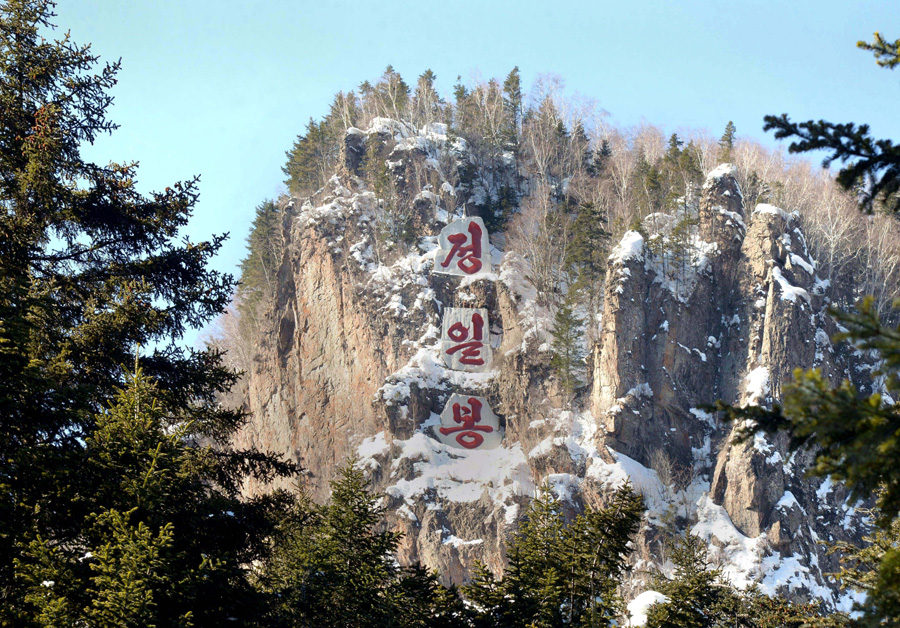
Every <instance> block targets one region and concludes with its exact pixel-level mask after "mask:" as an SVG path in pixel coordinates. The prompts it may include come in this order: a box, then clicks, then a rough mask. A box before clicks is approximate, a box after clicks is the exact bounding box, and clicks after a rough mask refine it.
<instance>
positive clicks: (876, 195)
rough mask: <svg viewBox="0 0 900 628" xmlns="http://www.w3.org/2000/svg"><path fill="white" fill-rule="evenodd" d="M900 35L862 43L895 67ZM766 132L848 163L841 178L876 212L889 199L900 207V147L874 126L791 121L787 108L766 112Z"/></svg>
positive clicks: (889, 206)
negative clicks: (871, 128)
mask: <svg viewBox="0 0 900 628" xmlns="http://www.w3.org/2000/svg"><path fill="white" fill-rule="evenodd" d="M898 42H900V40H897V42H894V43H889V42H887V41H886V40H885V39H884V38H883V37H882V36H881V35H880V34H879V33H875V38H874V40H873V42H872V43H871V44H868V43H865V42H859V43H858V44H857V45H858V46H859V47H860V48H863V49H865V50H869V51H871V52H873V53H874V54H875V58H876V60H877V61H878V64H879V65H881V66H882V67H886V68H888V69H893V68H895V67H896V66H897V64H898V63H900V43H898ZM763 130H765V131H773V130H774V131H775V137H776V138H778V139H785V138H797V139H796V140H795V141H794V142H792V143H791V145H790V146H789V148H788V150H789V151H790V152H791V153H805V152H807V151H811V150H824V151H826V152H827V153H829V154H828V156H827V157H825V159H824V160H823V161H822V166H823V167H828V166H830V165H831V163H832V162H834V161H839V162H841V164H843V167H842V168H841V170H840V172H838V175H837V182H838V183H840V184H841V185H842V186H843V187H844V189H845V190H853V191H854V192H856V193H857V194H858V195H859V201H860V206H861V207H862V208H864V209H865V210H867V211H870V212H871V211H872V210H873V209H874V208H875V207H876V204H877V203H879V202H880V203H883V205H884V208H885V209H886V210H887V211H890V212H898V211H900V193H898V192H900V146H898V145H895V144H894V143H893V142H892V141H891V140H887V139H883V140H876V139H874V138H872V137H871V136H870V135H869V125H868V124H860V125H859V126H857V125H856V124H854V123H853V122H848V123H846V124H835V123H833V122H826V121H825V120H819V121H818V122H816V121H814V120H808V121H806V122H800V123H797V122H791V120H790V118H788V115H787V114H786V113H784V114H782V115H780V116H766V117H765V126H764V127H763Z"/></svg>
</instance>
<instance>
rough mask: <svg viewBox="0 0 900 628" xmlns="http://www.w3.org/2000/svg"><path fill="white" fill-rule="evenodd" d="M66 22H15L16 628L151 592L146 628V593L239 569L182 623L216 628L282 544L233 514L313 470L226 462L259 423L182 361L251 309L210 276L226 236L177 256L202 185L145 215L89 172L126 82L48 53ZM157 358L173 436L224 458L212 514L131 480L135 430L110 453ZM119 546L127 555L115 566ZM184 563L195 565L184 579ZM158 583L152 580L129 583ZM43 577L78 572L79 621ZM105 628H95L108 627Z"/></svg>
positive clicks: (4, 570) (11, 414) (207, 490)
mask: <svg viewBox="0 0 900 628" xmlns="http://www.w3.org/2000/svg"><path fill="white" fill-rule="evenodd" d="M52 6H53V5H52V4H51V3H49V2H47V1H43V0H14V1H11V2H7V3H5V4H4V5H3V8H2V12H0V207H2V211H0V407H2V408H3V410H2V412H0V434H2V438H0V495H3V496H4V498H3V499H2V500H0V522H2V523H0V624H11V625H16V626H27V625H30V624H31V623H33V622H35V621H38V619H37V616H38V615H37V614H38V613H45V612H46V613H51V614H53V613H68V615H65V616H80V617H88V616H89V615H85V613H88V611H86V610H85V609H86V608H94V605H95V604H97V603H101V602H98V600H101V601H102V600H106V602H102V603H103V604H107V603H108V607H109V608H113V607H116V605H118V604H120V603H122V604H124V602H123V601H122V598H121V596H122V595H123V591H124V590H126V589H133V590H134V591H142V593H139V594H136V595H135V597H134V598H133V599H132V598H129V602H128V603H131V602H135V604H137V606H135V607H133V608H132V609H131V610H130V611H129V612H132V611H133V612H134V613H135V617H136V619H134V622H135V623H142V622H143V621H144V620H143V619H140V617H144V615H142V613H146V612H155V611H152V609H150V606H149V602H147V603H146V604H145V603H144V602H140V600H141V599H149V598H147V595H149V594H147V593H145V592H146V591H158V590H159V589H160V588H163V589H164V588H165V587H166V586H169V585H164V584H161V583H162V582H164V581H168V580H167V579H169V580H171V581H172V582H178V583H179V584H178V586H179V587H181V580H180V579H181V578H182V577H183V576H184V574H186V573H188V571H189V570H190V569H199V568H200V564H201V557H200V554H201V553H204V554H206V555H207V556H209V557H210V558H211V559H213V558H215V559H216V560H217V561H223V562H221V565H222V569H221V570H220V571H216V572H215V574H213V577H210V578H208V579H205V580H202V579H196V580H191V581H190V582H189V583H187V584H185V586H184V587H181V588H180V590H179V601H177V602H176V603H172V604H168V605H167V607H166V608H165V609H162V611H164V612H166V613H172V615H171V617H175V616H176V615H177V614H178V613H181V614H184V613H185V612H187V611H186V609H187V608H189V607H191V606H193V608H192V609H191V610H192V612H193V613H194V617H195V623H197V625H204V624H206V625H208V624H209V623H213V624H215V623H218V622H222V621H225V618H226V616H227V615H228V614H230V611H229V610H228V609H229V608H234V607H235V605H239V604H241V603H242V602H243V601H245V600H246V599H249V597H248V596H250V597H252V596H251V595H250V593H249V589H248V587H247V583H246V580H245V579H244V577H243V574H242V572H241V571H240V570H239V569H238V567H237V565H238V564H239V563H241V562H243V561H244V560H245V559H248V558H252V555H253V553H254V552H255V551H256V549H255V548H258V547H259V536H258V535H260V534H263V533H264V531H263V528H264V527H265V526H262V525H261V524H260V525H261V527H260V528H259V529H256V528H253V526H250V527H247V526H244V525H243V524H241V525H235V524H232V523H224V514H223V513H224V510H225V509H227V508H230V507H231V505H232V504H237V500H236V495H237V488H238V487H239V485H240V483H241V482H242V480H243V478H244V477H245V476H246V473H248V472H250V471H253V472H254V473H257V474H258V475H259V476H260V477H263V476H267V477H271V475H272V474H273V473H282V474H284V473H288V472H289V471H291V470H292V469H293V467H290V466H288V465H281V464H279V463H277V461H276V460H274V459H272V458H269V457H267V456H265V455H263V454H260V453H259V452H232V451H230V450H228V449H227V448H226V447H225V443H226V442H227V440H228V438H229V436H230V435H231V434H232V433H233V431H234V430H235V429H236V427H237V426H239V425H240V424H241V422H242V421H243V416H242V414H241V413H240V412H238V411H229V410H224V409H222V408H220V407H218V406H217V405H216V404H215V398H216V395H217V394H218V393H220V392H222V391H224V390H226V389H227V388H228V387H229V386H230V385H231V384H232V383H233V381H234V379H235V375H234V374H233V373H231V372H230V371H228V370H227V369H226V368H225V367H224V366H223V365H222V364H221V360H220V357H219V354H218V353H217V352H216V351H212V350H211V351H202V352H198V351H189V350H183V349H180V348H178V347H177V346H176V345H174V341H175V340H176V339H177V338H179V337H180V336H181V335H182V334H183V333H184V332H185V330H186V329H188V328H189V327H197V326H200V325H202V324H203V323H205V322H207V321H209V320H210V319H211V318H212V317H214V316H215V315H217V314H218V313H219V312H220V311H221V310H222V309H223V308H224V306H225V304H226V303H227V302H228V300H229V298H230V296H231V293H232V290H233V285H234V284H233V281H232V278H231V277H230V276H229V275H222V274H219V273H217V272H215V271H212V270H210V269H209V268H208V261H209V259H210V258H211V257H212V256H213V255H214V254H215V253H216V251H217V250H218V249H219V246H220V245H221V242H222V240H223V238H224V236H216V237H214V238H213V239H212V240H210V241H209V242H200V243H194V242H188V241H187V240H183V241H180V242H179V241H177V240H176V239H175V238H176V236H177V233H178V231H179V229H181V228H182V227H183V226H184V225H185V224H186V223H187V221H188V218H189V217H190V214H191V211H192V208H193V205H194V203H195V201H196V198H197V180H196V179H194V180H191V181H188V182H185V183H176V184H173V185H172V186H171V187H168V188H166V189H165V190H163V191H161V192H156V193H153V194H151V195H149V196H143V195H141V194H139V193H138V192H137V190H136V189H135V177H136V175H137V167H136V165H135V164H125V165H119V164H110V165H108V166H100V165H97V164H92V163H88V162H86V161H84V160H83V159H82V157H81V153H80V146H81V144H82V143H83V142H93V141H94V140H95V139H96V138H97V137H98V136H99V135H100V134H102V133H105V132H108V131H111V130H113V129H114V128H115V125H114V124H113V123H112V122H110V121H109V120H107V119H106V117H105V111H106V108H107V107H108V106H109V104H110V102H111V97H110V96H109V95H108V93H107V92H108V90H109V88H110V87H111V86H112V85H113V84H114V83H115V81H116V73H117V71H118V65H117V64H115V65H107V66H105V67H99V68H98V67H97V57H96V56H94V55H92V54H91V52H90V50H89V48H87V47H82V46H77V45H75V44H73V43H72V42H71V41H70V40H69V38H68V35H66V36H64V37H63V39H62V40H61V41H58V42H54V41H47V40H45V39H43V38H42V37H41V35H40V34H39V31H40V32H41V33H44V34H46V33H47V30H48V29H50V28H51V26H50V20H51V19H52V17H53V15H52V12H51V11H52ZM139 346H155V347H156V348H155V349H154V350H153V352H152V353H150V354H149V355H145V356H142V357H141V358H140V359H139V360H138V362H139V365H140V369H141V371H142V372H144V373H146V374H147V376H148V377H150V378H152V379H153V380H155V381H156V382H157V383H158V389H157V391H156V393H154V394H155V396H156V397H157V398H158V403H159V408H161V409H162V410H161V411H162V412H164V413H165V417H166V419H165V420H166V427H167V428H173V429H174V428H175V427H176V426H189V428H185V429H189V430H190V432H189V435H190V438H191V440H193V441H196V440H199V439H207V440H209V441H214V442H217V443H218V444H219V445H221V446H222V447H223V448H222V449H221V450H220V451H218V453H217V454H216V455H215V456H212V457H205V458H204V461H205V462H204V465H206V466H203V468H202V469H197V470H196V473H197V474H198V475H199V476H200V477H201V480H198V481H197V482H196V483H194V484H192V485H191V486H193V487H194V488H196V489H197V490H199V491H200V493H198V494H194V493H191V492H189V491H188V492H187V493H185V494H184V495H182V494H181V492H180V489H179V490H178V491H175V490H174V489H173V492H171V493H169V494H168V495H169V499H165V500H163V499H161V498H160V499H157V496H156V495H155V494H152V491H151V489H152V490H156V489H157V488H158V487H159V486H165V485H166V484H165V483H164V482H163V484H160V485H158V484H156V483H154V482H153V481H151V480H153V478H152V477H150V476H148V475H146V474H145V475H128V474H129V473H131V472H132V471H134V473H138V472H137V471H135V470H136V469H144V470H145V471H146V470H147V467H142V466H141V465H142V464H143V461H144V458H142V456H145V455H146V452H143V453H138V452H137V451H136V450H135V451H133V450H131V449H129V447H138V445H139V444H140V443H139V442H138V441H140V442H141V443H144V445H146V439H148V438H149V439H150V440H152V438H153V436H152V434H151V435H150V436H148V435H147V434H146V433H144V432H142V431H141V429H142V428H141V425H140V424H138V422H137V419H135V418H134V416H132V420H133V421H135V425H133V426H132V425H131V424H130V423H129V424H127V425H125V427H124V428H123V429H124V431H123V432H122V433H120V434H119V436H118V438H119V440H116V441H115V443H114V448H113V449H109V448H106V444H105V443H107V442H108V441H104V440H102V439H103V438H105V437H106V436H107V435H108V434H109V429H110V428H109V425H110V423H109V421H111V420H112V419H108V416H107V415H106V414H104V413H103V412H102V410H103V408H107V407H109V404H110V403H111V402H112V400H113V399H119V398H120V397H118V396H117V395H118V393H117V392H116V391H117V390H118V388H120V387H121V386H122V384H123V382H124V381H125V378H124V374H123V371H122V368H121V365H122V364H128V363H130V362H131V361H132V360H133V359H134V355H135V353H136V349H137V347H139ZM148 403H149V401H148ZM109 416H113V415H112V414H110V415H109ZM132 428H133V430H134V431H133V432H132V433H129V432H128V430H129V429H132ZM151 432H152V430H151ZM179 433H181V434H183V435H184V433H183V432H179ZM184 438H187V436H186V435H184ZM141 439H144V440H141ZM141 446H143V445H141ZM110 447H112V445H111V446H110ZM163 449H165V446H164V447H163ZM160 451H162V450H160ZM179 451H180V450H179ZM172 455H175V454H174V453H173V454H172ZM159 464H161V463H159ZM173 464H176V463H175V462H173ZM180 464H181V463H180V462H178V463H177V464H176V466H178V465H180ZM158 467H159V465H157V467H155V468H158ZM178 468H181V467H178ZM172 473H174V474H175V475H178V473H180V472H175V471H173V472H172ZM150 475H152V473H151V474H150ZM136 478H141V479H140V480H138V479H136ZM184 479H185V478H183V477H180V476H179V478H175V479H173V480H172V481H173V482H174V481H175V480H179V481H180V480H184ZM138 485H139V486H138ZM139 489H141V490H145V492H143V493H141V492H140V490H139ZM146 491H149V492H146ZM176 494H177V497H172V495H176ZM135 508H137V510H135ZM261 508H262V510H257V509H256V506H255V505H253V504H248V505H247V506H246V507H245V508H243V509H242V510H245V511H246V512H247V513H248V514H247V516H246V518H245V519H242V521H245V522H247V521H257V522H258V521H259V520H258V518H257V517H258V516H262V515H263V510H264V509H265V507H264V506H261ZM234 511H235V512H237V511H238V507H237V506H236V505H235V506H234ZM253 513H257V514H253ZM210 515H212V517H210ZM201 519H202V521H203V523H202V525H201V524H200V521H201ZM142 524H143V527H142ZM169 524H171V526H172V527H171V528H169V527H167V526H168V525H169ZM180 525H185V526H190V527H186V528H181V527H179V526H180ZM254 525H255V524H254ZM105 543H113V545H110V546H109V549H108V551H106V550H104V547H106V545H105ZM85 548H93V549H95V550H96V551H95V552H94V553H95V555H96V556H98V559H97V561H98V562H96V563H90V562H89V561H84V562H83V563H79V562H78V561H77V557H76V554H77V556H81V555H83V554H84V551H83V550H84V549H85ZM191 548H193V549H191ZM195 550H196V551H195ZM78 552H80V553H78ZM104 552H106V553H104ZM191 552H193V553H191ZM172 553H174V554H175V555H177V556H184V557H187V558H184V561H182V559H181V558H178V559H177V560H176V561H175V563H173V562H171V561H170V560H169V557H170V555H171V554H172ZM167 556H168V557H167ZM173 560H174V559H173ZM54 561H55V562H54ZM160 561H161V562H160ZM179 561H181V562H179ZM185 561H186V562H185ZM176 563H177V564H178V565H180V566H179V567H177V568H174V569H175V570H174V571H171V570H170V569H169V566H171V565H173V564H176ZM187 563H193V564H191V565H189V566H188V565H187ZM89 564H96V565H100V566H102V570H101V571H100V572H98V574H97V575H98V577H99V575H100V574H106V575H105V576H104V577H105V578H107V579H106V580H103V579H102V578H101V579H100V580H91V579H90V578H89V577H88V576H89V575H90V573H91V570H90V568H89ZM138 564H141V565H144V566H145V567H146V570H147V572H148V574H150V575H148V576H147V579H145V580H141V579H140V578H137V579H135V578H131V576H129V574H128V573H127V570H126V571H125V572H123V573H119V572H121V571H122V569H123V566H127V565H138ZM40 565H44V566H45V567H46V568H48V569H49V568H51V567H53V566H54V565H55V567H53V568H58V570H59V573H60V574H61V575H60V577H59V578H58V582H59V583H60V586H59V589H58V590H56V589H55V588H54V592H51V593H53V595H51V596H50V597H51V598H53V599H56V598H58V599H60V600H63V602H59V603H56V602H51V603H49V606H41V608H40V609H39V610H38V609H36V606H35V605H36V604H37V603H38V597H40V596H43V595H44V594H47V593H48V591H46V589H48V588H51V587H41V586H40V583H38V587H39V588H37V589H36V588H34V586H32V585H33V583H31V584H29V580H28V578H29V577H30V576H29V575H28V574H33V573H34V570H35V569H37V568H38V567H39V566H40ZM157 566H159V570H157ZM42 568H43V567H42ZM142 568H143V567H142ZM217 569H218V567H217ZM179 570H181V571H179ZM85 574H87V575H85ZM116 578H119V580H116ZM50 579H53V578H43V579H42V580H41V582H42V581H43V580H50ZM87 583H92V584H90V585H88V584H87ZM172 586H173V587H174V586H175V585H172ZM86 587H87V588H86ZM104 591H106V593H104ZM245 593H246V594H247V595H245ZM166 595H169V596H170V597H169V598H166V599H173V597H172V594H166ZM35 596H38V597H35ZM54 596H55V597H54ZM154 596H156V594H155V593H154ZM154 599H162V598H158V596H156V597H155V598H154ZM117 600H118V601H117ZM64 607H65V608H64ZM246 607H247V608H248V609H251V608H252V604H250V603H248V604H246ZM54 609H56V610H54ZM142 609H143V610H142ZM148 609H150V610H148ZM91 612H93V611H91ZM97 612H98V613H100V615H97V616H95V617H94V616H91V617H93V619H91V621H94V622H101V623H102V622H105V621H108V618H107V619H103V617H102V616H101V615H102V613H101V611H99V610H98V611H97ZM73 614H74V615H73ZM62 616H63V615H60V617H62ZM48 617H49V615H48ZM47 621H50V620H47ZM85 621H87V619H85ZM60 622H62V620H60ZM164 623H165V622H164ZM171 623H177V622H176V620H175V619H172V622H171Z"/></svg>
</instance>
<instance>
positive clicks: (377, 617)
mask: <svg viewBox="0 0 900 628" xmlns="http://www.w3.org/2000/svg"><path fill="white" fill-rule="evenodd" d="M379 504H380V496H379V495H375V494H373V493H371V492H370V491H369V490H368V483H367V482H366V480H365V478H364V476H363V473H362V472H361V471H360V470H359V469H357V468H356V467H355V466H354V464H353V461H350V462H348V463H347V464H346V465H345V466H344V467H343V468H342V469H341V473H340V477H339V479H337V480H336V481H335V482H334V484H333V485H332V496H331V503H329V504H327V505H325V506H315V505H313V504H311V503H310V502H309V501H307V500H304V499H301V500H300V501H298V502H297V504H296V505H295V507H294V509H293V511H292V513H291V514H290V516H289V517H286V518H285V519H284V521H283V522H282V524H281V526H280V530H279V533H278V536H277V537H276V541H275V543H276V550H277V551H274V552H273V553H272V558H271V560H270V561H269V562H268V563H267V564H266V566H265V568H264V569H263V570H262V571H261V573H260V574H259V580H260V584H261V586H262V587H263V589H264V590H265V591H267V592H268V594H269V596H270V599H271V600H272V602H271V606H270V608H269V613H268V616H269V620H268V621H269V625H272V626H316V627H328V626H334V627H335V628H338V627H341V628H343V627H345V626H353V627H355V628H362V627H366V626H371V627H373V628H375V627H381V626H398V627H406V626H409V627H413V626H423V627H424V626H458V625H459V623H458V621H459V619H460V618H461V617H463V614H464V611H463V607H462V603H461V601H460V600H459V597H458V596H457V595H456V594H455V592H454V591H453V590H446V589H444V588H443V587H442V586H441V585H440V584H439V583H438V582H437V579H436V576H435V575H434V574H433V573H430V572H427V571H425V570H424V569H421V568H418V567H413V568H408V569H403V568H400V567H399V566H398V565H397V564H396V562H395V560H394V552H395V551H396V549H397V544H398V541H399V539H400V535H399V534H398V533H396V532H389V531H385V530H384V529H383V526H384V521H383V519H384V513H385V508H384V506H381V505H379Z"/></svg>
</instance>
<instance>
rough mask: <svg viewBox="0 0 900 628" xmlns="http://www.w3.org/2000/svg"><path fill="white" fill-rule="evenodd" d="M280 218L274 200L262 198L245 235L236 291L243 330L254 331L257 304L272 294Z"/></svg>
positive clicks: (278, 256)
mask: <svg viewBox="0 0 900 628" xmlns="http://www.w3.org/2000/svg"><path fill="white" fill-rule="evenodd" d="M281 221H282V215H281V212H280V211H279V210H278V208H277V207H276V206H275V203H273V202H272V201H265V202H263V203H261V204H259V205H257V207H256V216H255V217H254V219H253V224H252V225H251V226H250V234H249V235H248V236H247V256H246V257H245V258H244V259H242V260H241V265H240V268H241V285H240V287H239V288H238V293H237V294H238V310H239V312H240V314H241V331H242V333H245V334H253V333H255V330H256V321H257V319H258V317H259V315H260V312H259V311H258V309H259V307H260V306H261V304H263V303H265V302H266V301H267V300H268V299H269V298H270V297H272V296H273V295H274V294H275V275H276V273H277V271H278V265H279V264H280V263H281V254H282V246H283V245H282V236H281V229H282V226H281Z"/></svg>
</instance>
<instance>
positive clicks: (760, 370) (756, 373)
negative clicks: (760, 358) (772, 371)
mask: <svg viewBox="0 0 900 628" xmlns="http://www.w3.org/2000/svg"><path fill="white" fill-rule="evenodd" d="M744 383H745V385H746V388H745V391H746V393H747V395H748V397H747V405H751V406H757V405H759V402H760V401H763V400H764V399H765V398H766V396H767V395H768V394H769V369H767V368H766V367H765V366H759V367H757V368H755V369H753V370H752V371H750V372H749V373H747V376H746V377H745V378H744Z"/></svg>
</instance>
